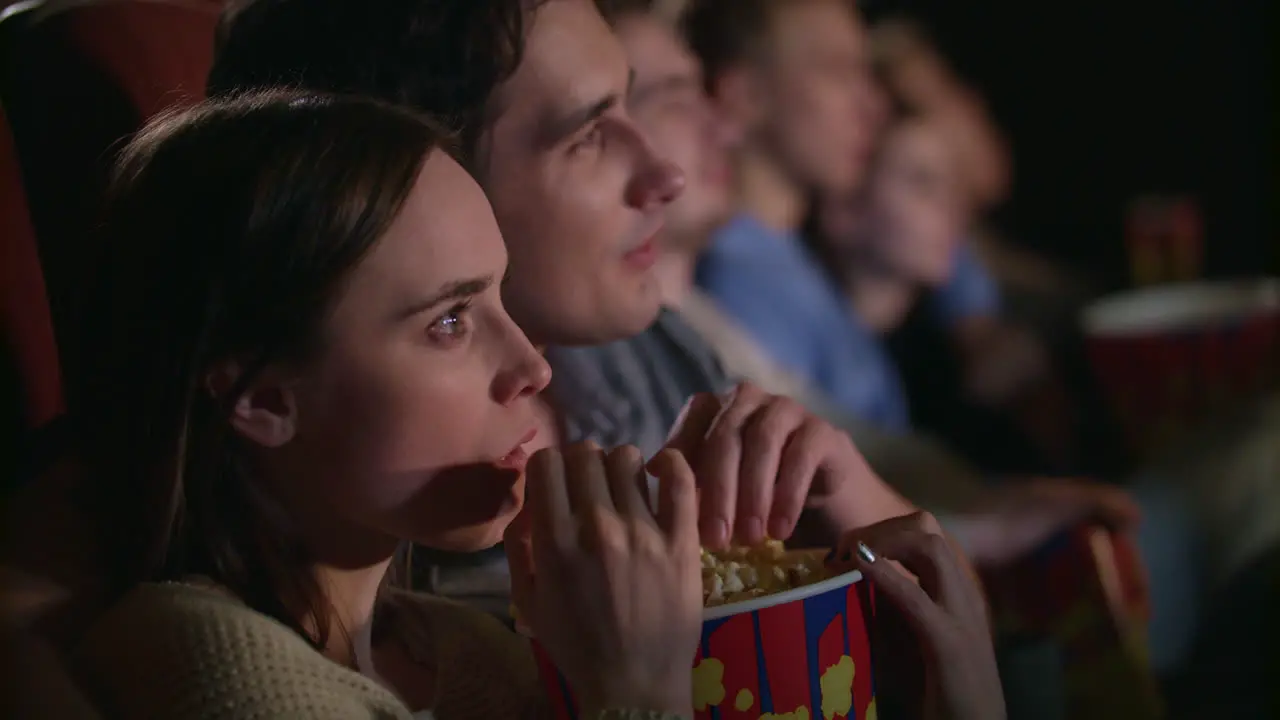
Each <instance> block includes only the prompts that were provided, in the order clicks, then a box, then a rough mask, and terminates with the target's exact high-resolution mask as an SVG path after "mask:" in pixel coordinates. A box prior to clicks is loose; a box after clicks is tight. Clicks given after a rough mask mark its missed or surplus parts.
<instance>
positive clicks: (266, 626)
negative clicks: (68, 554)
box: [72, 583, 409, 718]
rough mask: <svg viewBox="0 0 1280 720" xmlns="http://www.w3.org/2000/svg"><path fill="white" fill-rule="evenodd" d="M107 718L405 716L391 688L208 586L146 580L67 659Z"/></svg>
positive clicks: (102, 618) (87, 635) (91, 628)
mask: <svg viewBox="0 0 1280 720" xmlns="http://www.w3.org/2000/svg"><path fill="white" fill-rule="evenodd" d="M72 661H73V667H74V668H75V670H76V672H77V674H78V675H79V676H80V679H81V681H82V682H83V683H84V685H85V687H86V689H87V690H89V692H90V693H91V694H92V695H93V696H94V698H95V700H97V701H98V702H99V703H100V704H101V705H102V706H103V708H104V709H106V710H108V711H109V714H111V715H112V716H120V717H126V718H128V717H184V718H187V717H189V718H224V717H227V718H229V717H244V716H246V715H247V714H256V715H261V716H270V717H285V716H290V717H317V718H330V717H333V718H338V717H353V718H362V717H363V718H375V717H376V718H393V717H402V718H408V717H409V715H408V712H407V710H406V709H405V708H404V707H403V705H401V704H400V703H399V701H398V700H396V698H395V697H394V696H393V695H392V694H391V693H390V692H388V691H386V690H385V689H383V688H381V687H379V686H378V685H377V684H376V683H374V682H373V681H371V680H369V679H367V678H365V677H363V676H361V675H360V674H358V673H355V672H352V671H350V670H348V669H346V668H343V667H341V666H339V665H337V664H335V663H333V662H330V661H329V660H328V659H326V658H325V657H324V656H323V655H321V654H320V653H318V652H316V651H315V649H313V648H312V647H311V645H310V644H308V643H307V642H306V640H304V639H303V638H302V637H301V636H299V635H298V634H297V633H295V632H293V631H292V630H290V629H289V628H288V627H286V626H285V625H283V624H281V623H279V622H277V621H276V620H274V619H272V618H270V617H268V616H266V615H263V614H261V613H258V612H256V611H254V610H253V609H251V608H249V607H248V606H246V605H245V604H244V603H242V602H240V601H239V600H238V599H237V598H235V597H234V596H232V595H231V594H229V593H227V592H225V591H223V590H221V589H218V588H216V587H212V586H201V585H193V584H180V583H163V584H143V585H140V586H138V587H136V588H134V589H133V590H132V591H130V592H129V593H128V594H127V595H125V596H124V597H123V598H122V599H121V600H120V601H119V602H118V603H116V604H115V605H114V606H113V607H112V608H111V609H109V610H108V611H107V612H105V613H104V614H103V615H102V617H101V618H100V619H98V621H97V622H95V623H94V624H93V625H92V626H91V627H90V628H89V630H88V631H87V633H86V634H85V636H84V637H83V639H82V641H81V642H80V643H79V644H78V645H77V647H76V648H75V650H74V652H73V655H72Z"/></svg>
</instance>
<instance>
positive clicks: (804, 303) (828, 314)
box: [697, 215, 910, 431]
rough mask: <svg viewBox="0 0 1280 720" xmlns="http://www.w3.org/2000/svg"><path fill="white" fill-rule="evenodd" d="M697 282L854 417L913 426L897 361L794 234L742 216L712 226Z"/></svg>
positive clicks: (781, 359) (784, 361) (791, 367)
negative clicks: (714, 228) (712, 230)
mask: <svg viewBox="0 0 1280 720" xmlns="http://www.w3.org/2000/svg"><path fill="white" fill-rule="evenodd" d="M697 282H698V285H700V286H701V287H702V288H703V289H704V290H706V292H707V293H708V294H710V295H711V296H712V297H713V298H715V300H716V302H718V303H719V304H720V306H721V307H722V308H723V309H724V311H725V312H727V313H728V314H729V315H731V316H732V317H733V318H734V319H735V320H737V321H738V323H739V324H741V325H742V327H743V328H744V329H745V330H746V331H747V332H749V333H750V334H751V335H752V336H753V337H754V338H755V339H756V341H757V342H759V343H760V345H761V346H762V347H763V348H764V349H765V351H766V352H768V353H769V354H770V355H772V356H773V357H774V359H775V360H777V362H778V363H780V364H781V365H783V366H784V367H786V368H788V369H789V370H791V371H792V372H794V373H796V374H798V375H800V376H801V377H804V378H806V379H807V380H809V382H810V383H812V384H813V385H814V387H816V388H818V389H820V390H822V391H823V392H824V393H825V394H826V395H827V397H828V399H829V400H830V401H831V402H833V403H835V404H836V405H837V406H838V407H840V408H842V409H843V410H844V411H845V412H848V413H851V414H853V415H854V416H855V417H859V418H862V419H863V420H865V421H867V422H870V423H873V424H875V425H878V426H880V427H882V428H884V429H886V430H895V431H903V430H907V429H908V428H909V426H910V421H909V418H908V410H907V397H906V393H905V390H904V389H903V386H902V380H901V378H900V377H899V376H898V371H897V368H895V367H894V365H893V361H892V360H891V359H890V358H889V355H888V353H887V352H886V351H885V349H884V347H883V346H882V345H881V343H880V339H879V338H878V337H877V336H876V335H875V333H874V332H872V331H871V329H870V328H868V327H866V326H865V325H863V324H862V323H861V322H860V321H859V320H858V319H857V318H856V317H855V316H854V314H853V312H852V311H851V310H850V308H849V306H848V301H847V300H846V298H845V295H844V293H842V292H841V291H840V289H839V288H838V287H836V285H835V284H834V283H833V282H832V281H831V279H830V278H829V277H828V275H827V273H826V272H825V271H824V270H823V269H822V267H821V266H820V265H819V264H818V262H817V260H815V259H814V258H813V257H812V256H811V254H810V253H809V251H808V250H807V249H806V248H805V247H804V245H803V243H802V242H801V240H800V238H799V236H798V235H796V234H795V233H779V232H777V231H775V230H772V229H770V228H767V227H765V226H764V225H762V224H761V223H759V222H758V221H756V220H755V219H754V218H751V217H749V216H746V215H739V216H738V217H736V218H734V219H733V220H732V221H730V222H729V223H728V224H727V225H725V226H724V227H723V228H721V229H720V230H719V231H717V233H716V235H715V237H714V238H713V241H712V244H711V247H710V249H709V250H708V251H707V253H706V255H705V256H704V257H703V258H702V260H701V262H699V264H698V271H697Z"/></svg>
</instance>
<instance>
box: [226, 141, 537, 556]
mask: <svg viewBox="0 0 1280 720" xmlns="http://www.w3.org/2000/svg"><path fill="white" fill-rule="evenodd" d="M506 270H507V253H506V250H505V248H504V246H503V242H502V237H501V236H500V235H499V232H498V227H497V224H496V222H495V221H494V217H493V213H492V211H491V210H490V208H489V204H488V202H487V201H486V200H485V197H484V195H483V193H482V192H481V190H480V188H479V186H477V185H476V183H475V182H474V181H473V180H472V179H471V178H470V176H468V175H467V173H466V172H465V171H463V170H462V168H461V167H460V166H459V165H457V164H456V163H455V162H454V161H453V160H451V159H450V158H449V157H448V156H446V155H445V154H444V153H442V152H434V153H432V154H431V155H430V156H429V157H428V159H427V161H426V162H425V164H424V166H423V169H422V172H421V174H420V176H419V177H418V180H417V182H416V184H415V186H414V188H413V189H412V191H411V193H410V194H409V196H408V198H407V200H406V202H405V204H404V206H403V208H402V209H401V212H400V214H399V216H398V217H397V218H396V220H395V221H394V222H393V223H392V225H391V227H390V229H389V231H388V232H387V233H386V235H385V236H384V237H383V238H382V239H381V240H380V241H379V242H378V243H377V244H376V245H375V246H374V248H373V249H372V251H371V252H370V253H369V254H368V255H367V256H366V257H365V258H364V259H363V260H362V261H361V263H360V264H359V265H358V266H357V267H356V268H355V269H354V270H353V271H352V273H351V275H350V276H349V278H348V280H347V282H346V284H345V287H344V288H343V290H342V292H341V295H340V297H339V298H338V299H337V302H336V305H335V307H334V309H333V311H332V313H331V314H330V316H329V317H328V318H327V319H326V321H325V324H324V326H323V327H324V331H323V337H322V342H321V344H320V349H319V350H318V352H317V353H316V355H315V356H314V357H313V358H312V359H310V360H308V361H306V362H305V363H304V364H303V365H302V367H301V368H298V369H297V370H296V372H294V373H292V374H290V375H289V376H288V378H287V379H286V380H283V381H281V382H280V383H279V385H278V387H277V388H276V389H275V390H274V391H272V393H271V394H266V395H263V393H258V394H259V395H260V396H262V397H263V398H264V399H261V400H259V401H257V402H258V404H260V405H270V404H271V403H277V404H278V405H279V408H278V415H279V416H280V417H281V418H284V419H283V420H282V422H285V423H286V424H288V425H289V430H288V432H287V433H285V435H284V439H283V440H282V441H279V442H268V443H265V444H267V445H269V446H270V447H269V448H268V449H266V450H264V451H263V452H262V453H261V454H260V457H259V458H257V459H258V460H260V461H261V462H260V465H261V466H262V468H263V469H264V470H265V471H266V473H265V474H266V477H267V478H268V480H269V482H270V483H271V484H272V486H273V489H274V491H275V493H276V494H277V495H278V496H279V497H280V498H281V499H282V500H283V504H284V505H285V507H286V509H287V512H288V513H289V514H290V515H291V517H290V520H291V521H292V522H295V523H299V524H300V525H301V527H302V528H303V533H304V535H307V536H308V537H309V538H311V539H312V540H316V539H319V541H320V542H325V543H332V546H333V547H344V546H345V547H348V548H350V552H352V553H355V552H357V551H356V550H355V547H356V546H360V545H361V543H366V545H365V546H366V547H368V545H367V543H370V542H372V544H373V545H381V546H385V545H386V544H387V543H389V542H391V541H393V540H400V539H408V540H413V541H415V542H418V543H420V544H423V545H427V546H431V547H436V548H440V549H445V550H455V551H475V550H479V549H483V548H485V547H489V546H491V545H493V544H495V543H496V542H498V540H499V539H500V538H501V533H502V531H503V529H504V528H505V527H506V525H507V523H508V522H509V521H510V519H511V518H512V517H513V516H514V514H515V513H516V512H517V511H518V510H519V509H520V507H521V503H522V501H523V496H524V485H523V482H524V481H523V466H524V459H525V453H524V451H523V450H522V446H523V445H524V444H525V443H528V442H529V441H530V440H532V435H533V432H534V427H535V425H534V412H533V411H534V402H535V397H536V395H537V393H538V392H539V391H541V390H542V389H543V388H544V387H545V386H546V384H547V382H548V381H549V380H550V376H551V370H550V368H549V367H548V366H547V363H546V362H545V361H544V359H543V358H542V356H541V354H539V352H538V351H537V350H535V348H534V347H533V346H532V345H530V343H529V341H528V339H527V338H526V337H525V336H524V334H523V333H522V332H521V331H520V329H519V328H518V327H516V325H515V323H514V322H512V320H511V318H510V317H508V315H507V312H506V310H505V309H504V308H503V306H502V302H501V301H500V299H499V285H500V284H501V282H502V279H503V276H504V274H505V273H506ZM273 398H274V399H273ZM289 418H291V420H290V419H289ZM241 432H242V433H244V428H243V427H242V428H241ZM249 434H251V435H252V433H249Z"/></svg>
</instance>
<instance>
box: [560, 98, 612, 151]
mask: <svg viewBox="0 0 1280 720" xmlns="http://www.w3.org/2000/svg"><path fill="white" fill-rule="evenodd" d="M618 104H619V98H618V96H617V95H616V94H610V95H607V96H605V97H603V98H601V99H599V100H597V101H595V102H593V103H591V104H590V105H587V106H585V107H581V108H578V109H577V110H574V111H573V112H571V113H569V114H567V115H565V116H563V117H560V118H556V119H554V120H551V121H550V122H548V123H547V126H546V129H545V131H544V132H543V134H542V135H543V138H544V140H545V142H546V144H547V145H554V144H556V143H558V142H560V141H561V140H563V139H564V138H567V137H569V136H570V135H572V134H574V133H576V132H578V130H581V129H582V128H584V127H586V126H587V125H589V124H590V123H592V122H595V121H596V120H597V119H598V118H599V117H600V116H602V115H604V114H605V113H607V112H609V111H610V110H612V109H613V108H615V107H617V106H618Z"/></svg>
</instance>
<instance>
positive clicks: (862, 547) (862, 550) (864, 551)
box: [858, 542, 878, 563]
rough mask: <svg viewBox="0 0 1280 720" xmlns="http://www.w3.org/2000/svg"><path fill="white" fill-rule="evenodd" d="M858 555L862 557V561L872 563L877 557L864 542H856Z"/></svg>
mask: <svg viewBox="0 0 1280 720" xmlns="http://www.w3.org/2000/svg"><path fill="white" fill-rule="evenodd" d="M858 557H860V558H862V560H863V562H868V563H873V562H875V561H876V560H877V559H878V557H877V556H876V554H875V553H874V552H872V551H871V548H869V547H867V544H866V543H864V542H859V543H858Z"/></svg>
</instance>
